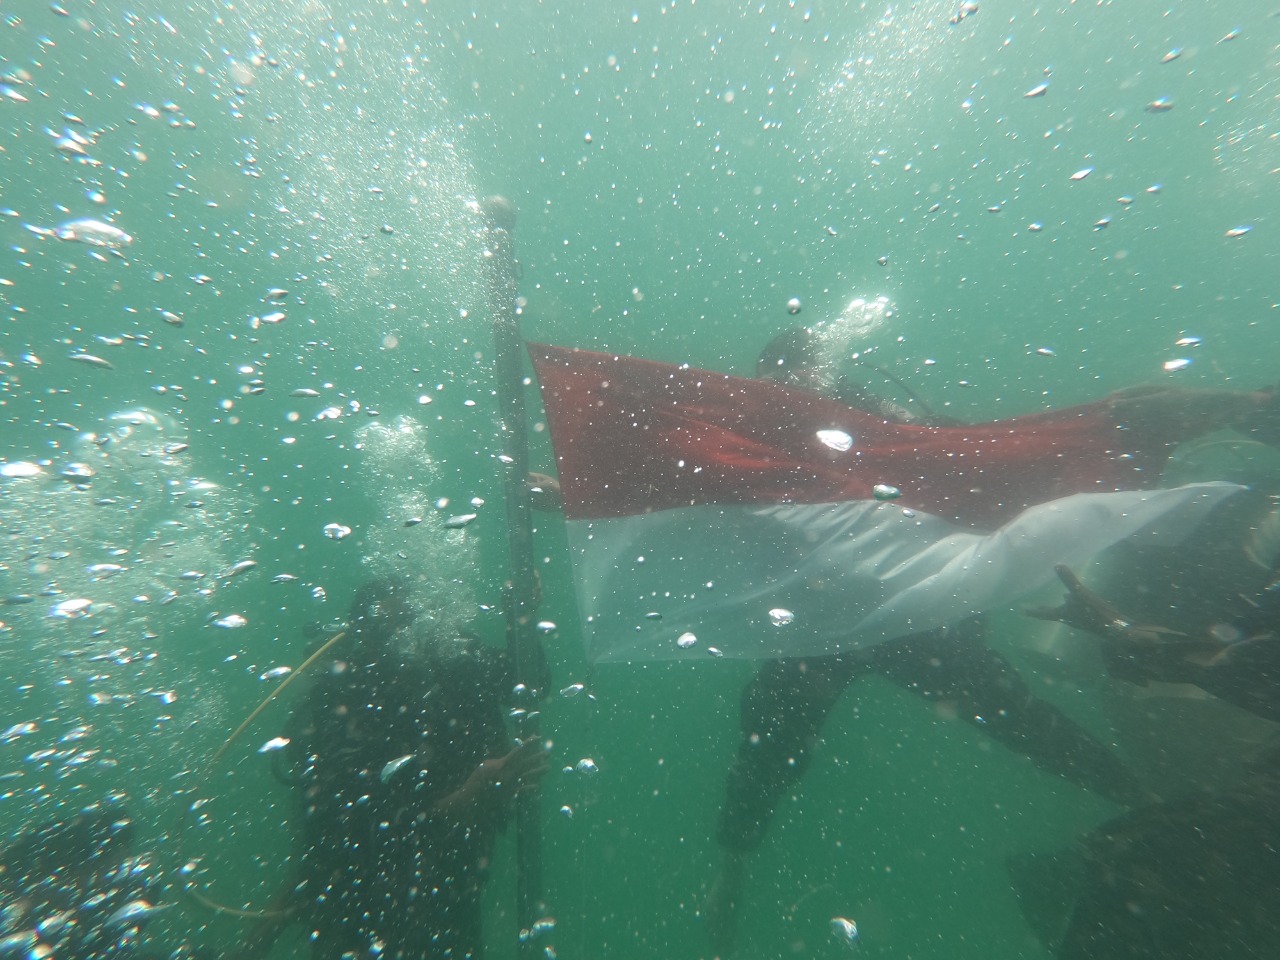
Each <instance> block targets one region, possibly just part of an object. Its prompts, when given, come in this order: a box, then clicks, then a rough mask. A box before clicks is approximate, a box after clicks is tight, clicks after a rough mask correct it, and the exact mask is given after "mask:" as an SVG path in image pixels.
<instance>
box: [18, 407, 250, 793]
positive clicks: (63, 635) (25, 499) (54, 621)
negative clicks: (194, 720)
mask: <svg viewBox="0 0 1280 960" xmlns="http://www.w3.org/2000/svg"><path fill="white" fill-rule="evenodd" d="M54 449H55V451H56V453H55V455H54V456H33V457H28V458H26V459H22V458H19V457H13V458H11V459H8V458H7V459H5V460H4V461H3V462H0V653H2V654H3V655H4V656H5V658H6V663H7V664H8V666H9V669H10V674H11V676H14V677H16V678H20V679H21V680H23V681H29V683H24V686H23V688H24V690H26V689H30V690H34V691H37V693H39V691H41V690H49V689H53V690H57V691H58V693H57V697H58V699H59V700H61V701H62V702H63V703H64V704H65V705H66V716H67V717H68V718H74V719H75V722H76V723H77V724H81V723H83V721H85V720H88V721H89V722H88V723H85V724H84V726H85V727H86V729H93V728H95V727H97V726H102V725H103V724H104V723H105V722H106V719H105V715H106V714H111V715H116V714H118V713H119V710H120V709H121V708H126V707H130V706H134V705H136V704H139V703H146V704H150V705H151V707H152V708H154V709H155V710H157V711H159V712H160V713H169V712H171V710H172V707H171V706H170V705H171V704H173V703H174V702H175V701H176V700H178V699H180V698H182V697H183V696H184V693H189V692H190V691H189V690H184V687H183V682H184V680H185V678H186V670H187V665H188V663H189V655H190V653H191V649H190V642H191V639H192V637H193V636H198V634H196V633H195V630H196V629H197V628H199V627H200V626H202V625H203V624H205V623H208V622H210V621H211V620H212V619H214V618H216V617H220V616H223V615H227V614H230V613H231V612H232V608H230V607H228V608H226V609H221V606H222V604H223V602H224V598H228V602H231V603H234V600H233V599H229V598H233V597H234V594H233V593H230V592H228V593H224V591H225V590H226V588H227V586H228V585H229V583H230V582H231V578H230V577H228V576H227V571H229V570H233V569H237V568H238V569H239V570H242V571H243V570H245V569H246V563H245V562H246V561H247V559H248V555H249V553H250V552H251V540H252V533H251V528H250V526H249V523H248V521H247V519H246V517H247V514H246V512H245V510H244V509H243V506H242V504H241V503H240V502H239V499H238V497H237V496H236V495H235V494H234V493H232V492H230V491H227V490H224V489H223V488H221V487H219V486H218V485H216V484H213V483H210V482H208V481H206V480H203V479H201V478H200V477H198V476H196V475H195V474H193V472H192V469H191V464H190V461H189V459H188V453H187V443H186V439H185V431H184V429H183V427H182V425H181V424H179V423H178V422H177V421H176V420H174V419H173V418H171V417H169V416H166V415H164V414H161V413H157V412H155V411H152V410H148V409H145V408H133V409H128V410H122V411H120V412H118V413H116V414H112V415H110V416H108V417H106V418H105V419H104V421H103V422H102V424H101V426H100V428H99V429H97V430H96V431H93V432H87V433H83V434H80V435H78V436H76V437H74V439H72V440H71V441H70V442H65V443H64V442H62V441H58V443H57V445H56V446H54ZM46 452H47V451H46ZM250 566H251V565H250ZM221 703H222V701H221V699H220V698H219V697H218V696H217V695H216V692H214V691H208V692H207V694H202V695H201V696H200V697H199V702H198V703H192V704H186V705H184V715H185V716H190V714H191V711H192V710H196V711H197V712H199V713H202V714H205V715H208V716H215V715H217V714H218V713H219V712H220V710H221ZM22 709H23V707H22V704H21V703H18V704H15V705H14V707H13V709H12V710H11V711H10V716H11V717H13V718H14V719H15V720H20V721H22V722H28V721H30V722H33V723H34V722H36V721H37V720H39V718H38V717H35V716H32V717H25V716H22ZM31 709H32V710H38V709H39V708H37V707H34V706H33V707H32V708H31ZM85 711H88V713H86V712H85ZM131 713H132V714H133V715H137V714H138V711H137V710H134V711H131ZM48 732H49V733H50V734H52V733H53V732H54V731H52V730H50V731H48ZM172 739H173V740H174V743H173V744H172V746H173V748H174V749H177V744H176V739H177V738H172ZM129 742H130V739H129V738H117V742H116V743H115V745H114V746H112V747H111V748H110V749H108V750H106V751H105V753H102V744H100V743H96V742H95V743H92V744H91V745H90V744H89V741H86V740H83V738H81V739H78V740H77V741H76V744H77V748H78V749H77V751H71V750H70V748H69V747H65V748H60V749H58V750H56V751H55V752H54V753H52V754H49V755H48V757H47V758H46V760H45V761H42V763H53V764H55V765H56V766H55V767H52V768H50V770H51V771H52V774H51V775H53V776H59V777H61V776H71V775H73V774H74V773H76V772H78V771H81V770H84V769H89V768H90V767H91V766H101V765H102V764H103V763H106V762H107V760H108V758H110V757H112V756H116V755H118V753H119V750H120V749H122V748H124V747H125V746H127V744H128V743H129ZM139 749H141V748H140V747H139ZM163 749H164V746H163V744H161V743H160V742H158V741H157V742H156V743H153V744H151V745H150V746H149V747H147V756H148V757H150V758H152V759H153V760H154V758H155V757H156V756H157V755H158V754H159V753H161V752H162V751H163ZM86 750H91V751H93V752H94V754H95V755H97V754H98V753H102V755H101V756H99V757H98V759H97V760H96V761H95V762H94V764H92V765H87V764H86V763H85V761H84V760H83V756H84V754H85V751H86ZM59 758H62V760H59ZM58 764H60V765H58Z"/></svg>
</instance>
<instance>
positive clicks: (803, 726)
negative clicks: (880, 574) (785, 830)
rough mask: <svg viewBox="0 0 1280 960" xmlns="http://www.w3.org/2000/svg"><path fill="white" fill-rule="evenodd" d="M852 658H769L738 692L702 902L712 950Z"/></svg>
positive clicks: (850, 670)
mask: <svg viewBox="0 0 1280 960" xmlns="http://www.w3.org/2000/svg"><path fill="white" fill-rule="evenodd" d="M856 663H857V661H856V660H855V659H854V658H853V657H842V656H826V657H810V658H805V659H799V658H797V659H785V660H772V661H769V662H768V663H766V664H764V666H762V667H761V668H760V671H759V672H758V673H757V674H756V676H755V677H754V678H753V679H752V681H751V683H750V684H748V686H747V688H746V690H745V691H744V692H743V695H742V740H741V743H740V744H739V746H738V755H737V757H736V758H735V760H734V762H733V766H732V767H731V768H730V770H729V776H728V781H727V783H726V785H725V799H724V806H723V807H722V808H721V810H720V822H719V828H718V830H717V833H716V836H717V839H718V840H719V843H720V847H721V851H722V855H723V859H722V862H721V865H720V870H719V874H718V876H717V878H716V880H715V882H714V883H713V884H712V887H711V890H710V892H709V893H708V896H707V901H706V904H705V916H706V920H707V929H708V932H709V934H710V936H711V946H712V951H713V955H714V956H717V957H726V956H728V955H729V954H730V953H731V952H732V950H733V945H734V934H735V930H734V925H735V919H736V913H737V907H738V901H739V898H740V895H741V892H742V884H743V881H744V879H745V875H746V865H747V856H748V855H749V854H750V853H751V851H753V850H755V849H756V847H758V846H759V845H760V842H761V840H763V839H764V832H765V829H766V827H767V826H768V823H769V820H770V818H771V817H772V816H773V813H774V811H775V810H776V809H777V807H778V803H779V802H780V801H781V800H782V797H783V796H784V795H785V794H786V792H787V790H788V789H789V788H790V787H792V786H793V785H794V784H795V783H796V782H797V781H798V780H799V779H800V777H801V776H803V775H804V771H805V770H806V769H808V767H809V763H810V760H811V751H812V749H813V745H814V743H815V742H816V741H817V739H818V737H819V735H820V734H821V732H822V725H823V723H824V722H825V721H826V718H827V714H828V713H830V712H831V707H832V706H833V705H834V704H835V702H836V700H838V699H839V698H840V694H841V693H842V692H843V691H844V689H845V687H846V686H848V684H849V682H850V681H851V680H852V679H853V676H854V672H855V669H856Z"/></svg>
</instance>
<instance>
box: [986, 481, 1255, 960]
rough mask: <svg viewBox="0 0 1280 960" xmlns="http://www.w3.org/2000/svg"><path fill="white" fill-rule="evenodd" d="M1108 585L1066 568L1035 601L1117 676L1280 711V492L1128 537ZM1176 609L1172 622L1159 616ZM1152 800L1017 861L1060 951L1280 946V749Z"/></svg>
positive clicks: (1170, 953) (1106, 954) (1065, 954)
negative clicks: (1191, 687)
mask: <svg viewBox="0 0 1280 960" xmlns="http://www.w3.org/2000/svg"><path fill="white" fill-rule="evenodd" d="M1117 549H1118V551H1119V552H1120V554H1121V558H1122V559H1123V561H1125V562H1124V564H1123V569H1122V570H1121V572H1120V575H1119V576H1118V577H1115V578H1113V580H1112V581H1111V582H1109V583H1108V587H1107V590H1108V593H1112V594H1114V595H1115V596H1117V597H1119V598H1120V599H1119V601H1118V602H1117V604H1116V605H1115V606H1113V605H1112V604H1111V603H1109V602H1107V601H1106V600H1103V599H1102V598H1100V597H1098V596H1097V595H1096V594H1094V593H1092V592H1091V591H1089V590H1088V588H1086V587H1085V586H1084V585H1083V584H1082V583H1081V582H1080V581H1079V579H1077V578H1076V577H1075V576H1074V575H1072V574H1071V573H1070V571H1068V570H1065V569H1064V570H1060V571H1059V573H1060V575H1061V576H1062V578H1063V580H1064V582H1065V583H1066V584H1067V587H1068V591H1069V592H1068V595H1067V598H1066V600H1065V602H1064V603H1063V604H1062V606H1060V607H1057V608H1053V609H1039V610H1034V611H1030V612H1031V613H1032V614H1033V615H1034V616H1038V617H1043V618H1047V619H1053V620H1061V621H1062V622H1064V623H1068V624H1070V625H1071V626H1074V627H1077V628H1079V629H1081V630H1085V631H1087V632H1090V633H1094V634H1096V635H1098V636H1100V637H1101V638H1102V646H1103V652H1104V656H1105V657H1106V661H1107V665H1108V669H1109V670H1110V672H1111V674H1112V676H1115V677H1117V678H1120V679H1124V680H1127V681H1130V682H1134V683H1139V684H1143V685H1146V684H1147V683H1150V682H1153V681H1163V682H1173V683H1191V684H1195V685H1196V686H1198V687H1200V688H1201V689H1203V690H1205V691H1207V692H1209V693H1211V694H1213V695H1214V696H1216V697H1218V698H1220V699H1222V700H1225V701H1227V702H1229V703H1232V704H1234V705H1236V706H1238V707H1240V708H1242V709H1244V710H1247V711H1249V712H1250V713H1253V714H1255V715H1257V716H1260V717H1263V718H1266V719H1268V720H1272V721H1280V503H1278V502H1277V500H1276V498H1274V497H1273V496H1269V495H1268V494H1267V493H1265V492H1259V491H1256V490H1251V491H1248V492H1246V493H1243V494H1239V495H1237V496H1235V497H1232V498H1231V499H1229V500H1226V501H1224V502H1223V503H1222V504H1220V505H1219V506H1218V507H1217V508H1216V510H1215V511H1214V513H1213V514H1212V515H1210V516H1209V517H1208V518H1207V519H1206V520H1205V521H1204V522H1203V523H1202V524H1201V525H1200V526H1199V527H1198V528H1197V530H1196V531H1195V532H1194V533H1193V534H1192V535H1191V536H1190V537H1189V538H1188V539H1187V541H1185V542H1184V544H1182V545H1180V546H1179V547H1177V548H1167V547H1151V546H1143V545H1137V544H1124V545H1121V547H1119V548H1117ZM1152 622H1165V623H1176V624H1177V625H1178V630H1176V631H1175V630H1172V629H1169V628H1167V627H1160V626H1149V625H1148V624H1150V623H1152ZM1193 786H1195V789H1193V790H1192V792H1191V793H1190V794H1189V795H1187V796H1185V797H1181V798H1178V799H1174V800H1170V801H1168V802H1162V803H1155V804H1149V805H1146V806H1143V807H1139V808H1137V809H1135V810H1132V811H1130V812H1128V813H1126V814H1124V815H1123V816H1121V817H1118V818H1116V819H1114V820H1111V821H1109V822H1108V823H1105V824H1103V825H1102V826H1101V827H1099V828H1097V829H1096V830H1094V831H1092V832H1091V833H1090V834H1088V835H1087V836H1086V837H1084V838H1083V839H1082V840H1081V841H1080V842H1079V843H1078V844H1077V846H1076V847H1075V848H1074V849H1072V850H1068V851H1064V852H1063V853H1059V854H1050V855H1044V854H1040V855H1033V856H1030V857H1023V858H1020V859H1016V860H1014V861H1012V862H1011V864H1010V869H1011V871H1012V872H1013V875H1014V879H1015V885H1016V886H1017V887H1018V890H1019V895H1020V897H1021V898H1022V902H1023V906H1024V909H1025V910H1026V912H1027V914H1028V919H1030V920H1031V921H1032V923H1033V926H1035V927H1036V928H1037V930H1038V931H1039V932H1040V933H1041V936H1042V937H1043V938H1044V939H1045V940H1046V942H1047V943H1049V944H1050V945H1051V946H1054V947H1056V954H1055V955H1056V956H1057V957H1058V958H1060V960H1193V958H1194V960H1263V958H1270V957H1274V956H1276V954H1277V951H1278V950H1280V911H1278V910H1277V909H1276V905H1277V904H1280V750H1277V749H1276V748H1275V747H1274V746H1272V747H1271V748H1269V749H1267V750H1265V751H1263V752H1262V754H1261V755H1259V756H1257V757H1255V758H1254V759H1253V761H1252V762H1250V763H1248V764H1246V765H1243V766H1242V768H1241V769H1239V770H1238V771H1236V777H1235V782H1234V783H1230V784H1219V783H1214V784H1202V785H1193Z"/></svg>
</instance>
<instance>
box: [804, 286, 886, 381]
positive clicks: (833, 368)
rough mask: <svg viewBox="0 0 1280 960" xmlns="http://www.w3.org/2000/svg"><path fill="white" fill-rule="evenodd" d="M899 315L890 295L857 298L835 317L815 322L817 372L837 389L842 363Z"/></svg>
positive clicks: (815, 372) (818, 375)
mask: <svg viewBox="0 0 1280 960" xmlns="http://www.w3.org/2000/svg"><path fill="white" fill-rule="evenodd" d="M894 315H895V311H894V309H893V304H892V303H891V302H890V300H889V298H888V297H883V296H881V297H876V298H874V299H872V300H865V299H863V298H862V297H856V298H854V299H853V300H850V301H849V303H848V305H847V306H846V307H845V308H844V309H843V310H841V311H840V314H839V315H838V316H837V317H835V318H834V319H832V320H822V321H819V322H818V323H816V324H814V326H813V327H812V330H813V354H814V375H815V376H816V377H818V378H819V380H820V381H821V382H822V383H823V386H824V387H825V388H826V389H828V390H834V388H835V386H836V383H837V381H838V379H839V376H840V365H841V363H843V362H844V361H845V360H847V359H849V357H850V356H852V355H853V354H854V353H855V352H856V351H858V350H861V349H865V347H866V344H867V341H868V340H869V339H870V338H871V337H872V336H873V335H874V334H876V333H878V332H879V331H880V330H881V329H882V328H883V327H884V326H885V324H887V323H888V322H889V321H890V320H891V319H892V318H893V317H894Z"/></svg>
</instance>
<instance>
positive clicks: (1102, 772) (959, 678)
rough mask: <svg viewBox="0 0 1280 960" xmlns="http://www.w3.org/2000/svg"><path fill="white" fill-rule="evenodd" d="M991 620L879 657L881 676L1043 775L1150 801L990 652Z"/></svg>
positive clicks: (928, 636) (912, 640)
mask: <svg viewBox="0 0 1280 960" xmlns="http://www.w3.org/2000/svg"><path fill="white" fill-rule="evenodd" d="M985 637H986V620H985V618H981V617H974V618H971V619H969V620H965V621H963V622H961V623H959V624H957V625H955V626H953V627H948V628H944V629H941V630H933V631H930V632H928V633H920V634H914V635H912V636H910V637H907V638H906V639H905V640H904V641H901V642H900V644H897V645H895V646H897V647H898V649H896V650H893V651H888V650H884V651H882V650H880V649H879V648H877V649H876V650H875V651H874V655H875V667H876V669H877V670H878V671H879V672H880V673H881V674H883V675H884V676H886V677H887V678H889V679H890V680H892V681H893V682H894V683H896V684H898V685H899V686H901V687H903V688H905V689H908V690H911V691H912V692H914V693H917V694H919V695H920V696H923V697H925V698H927V699H931V700H932V699H940V700H950V701H952V702H954V703H955V705H956V709H957V711H958V714H959V716H960V717H962V718H963V719H964V720H965V721H966V722H967V723H969V724H972V725H973V726H975V727H977V728H978V729H979V730H981V731H982V732H983V733H985V734H986V735H987V736H989V737H991V738H992V739H994V740H996V741H997V742H998V743H1001V744H1003V745H1004V746H1006V747H1008V748H1009V749H1010V750H1013V751H1014V752H1016V753H1020V754H1022V755H1023V756H1025V757H1027V758H1028V759H1030V760H1031V762H1032V763H1034V764H1035V765H1036V766H1037V767H1039V768H1040V769H1042V770H1046V771H1048V772H1049V773H1053V774H1056V775H1057V776H1060V777H1062V778H1063V779H1065V780H1069V781H1071V782H1072V783H1074V784H1076V785H1077V786H1080V787H1084V788H1085V789H1086V790H1090V791H1093V792H1094V793H1097V794H1100V795H1101V796H1104V797H1106V798H1108V799H1109V800H1112V801H1114V802H1115V803H1118V804H1121V805H1123V806H1131V805H1133V804H1136V803H1140V802H1142V801H1144V800H1146V799H1148V797H1147V794H1146V792H1145V791H1144V790H1143V789H1142V786H1141V784H1140V783H1139V782H1138V780H1137V778H1136V777H1135V776H1134V775H1133V774H1132V773H1131V772H1130V771H1129V770H1128V769H1127V768H1126V767H1125V765H1124V764H1123V763H1122V762H1121V760H1120V758H1119V757H1118V756H1116V754H1115V753H1113V752H1112V751H1111V749H1109V748H1108V747H1107V746H1105V745H1104V744H1103V743H1102V742H1101V741H1099V740H1098V739H1097V738H1096V737H1094V736H1093V734H1091V733H1089V731H1087V730H1086V729H1085V728H1084V727H1082V726H1080V725H1079V724H1078V723H1076V722H1075V721H1074V720H1072V719H1071V718H1070V717H1068V716H1067V715H1066V714H1065V713H1063V712H1062V711H1060V710H1059V709H1058V708H1057V707H1055V706H1053V705H1052V704H1051V703H1048V702H1047V701H1045V700H1041V699H1039V698H1038V697H1036V696H1035V695H1034V694H1033V693H1032V692H1031V688H1030V687H1028V686H1027V683H1026V681H1025V680H1023V679H1022V677H1021V676H1020V675H1019V674H1018V672H1017V671H1016V670H1015V669H1014V668H1013V666H1012V665H1011V664H1010V663H1009V662H1008V661H1007V660H1005V659H1004V657H1002V656H1000V654H998V653H996V651H994V650H992V649H991V648H990V647H988V646H987V645H986V641H985Z"/></svg>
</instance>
